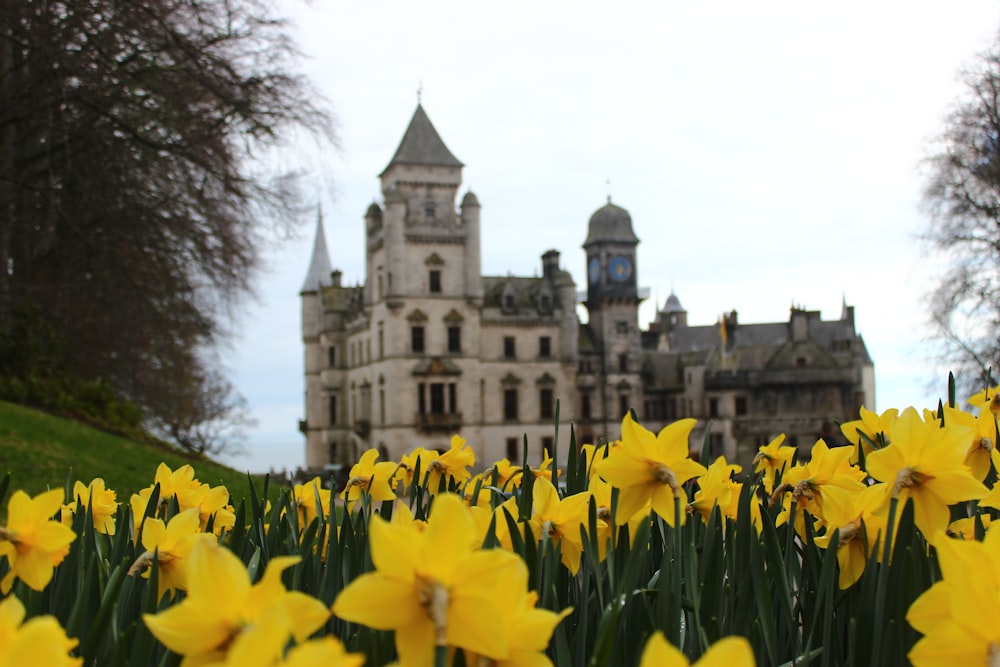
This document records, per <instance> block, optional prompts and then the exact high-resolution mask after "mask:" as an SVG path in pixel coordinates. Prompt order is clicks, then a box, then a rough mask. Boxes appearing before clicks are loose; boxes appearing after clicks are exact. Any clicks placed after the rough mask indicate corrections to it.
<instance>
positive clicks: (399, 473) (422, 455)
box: [393, 447, 440, 494]
mask: <svg viewBox="0 0 1000 667" xmlns="http://www.w3.org/2000/svg"><path fill="white" fill-rule="evenodd" d="M438 456H440V454H438V453H437V452H436V451H434V450H433V449H424V448H423V447H417V448H416V449H414V450H413V451H411V452H409V453H407V454H403V456H402V458H401V459H400V463H399V467H398V468H397V470H396V473H395V476H394V478H393V482H398V483H399V485H400V489H399V492H400V493H401V494H405V493H407V492H408V491H409V490H410V486H411V485H412V484H413V482H414V479H413V478H414V475H417V474H418V471H419V475H420V479H417V480H416V483H417V485H420V484H423V481H424V479H425V478H426V477H427V466H428V465H430V463H431V461H433V460H435V459H437V457H438Z"/></svg>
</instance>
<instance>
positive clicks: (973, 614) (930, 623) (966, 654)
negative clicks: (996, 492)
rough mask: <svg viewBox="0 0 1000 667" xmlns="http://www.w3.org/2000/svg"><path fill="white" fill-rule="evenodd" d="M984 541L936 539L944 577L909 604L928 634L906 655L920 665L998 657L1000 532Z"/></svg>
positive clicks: (912, 617)
mask: <svg viewBox="0 0 1000 667" xmlns="http://www.w3.org/2000/svg"><path fill="white" fill-rule="evenodd" d="M994 533H995V531H990V532H988V533H987V534H986V539H985V540H984V541H983V542H975V541H970V542H966V541H963V540H951V539H945V538H941V539H938V540H936V541H935V543H934V544H935V547H936V548H937V550H938V557H939V560H940V563H941V572H942V574H943V579H942V580H941V581H939V582H937V583H936V584H934V585H933V586H932V587H931V588H930V589H928V590H927V591H926V592H924V594H923V595H921V596H920V597H919V598H917V600H916V601H915V602H914V603H913V604H912V605H911V606H910V609H909V611H908V612H907V615H906V619H907V621H909V623H910V625H912V626H913V627H914V628H916V629H917V630H918V631H919V632H921V633H923V634H924V637H923V638H922V639H920V640H919V641H918V642H917V643H916V644H915V645H914V646H913V649H912V650H911V651H910V653H909V654H908V655H907V658H909V660H910V662H911V663H912V664H913V665H915V666H916V667H924V666H929V665H935V666H936V665H992V664H996V662H997V661H1000V533H996V534H994Z"/></svg>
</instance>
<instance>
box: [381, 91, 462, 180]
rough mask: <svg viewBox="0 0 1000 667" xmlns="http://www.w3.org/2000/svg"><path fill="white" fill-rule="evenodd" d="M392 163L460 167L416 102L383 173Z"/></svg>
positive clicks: (460, 164)
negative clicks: (401, 138) (394, 152)
mask: <svg viewBox="0 0 1000 667" xmlns="http://www.w3.org/2000/svg"><path fill="white" fill-rule="evenodd" d="M394 164H424V165H433V166H441V167H461V166H463V165H462V163H461V162H459V161H458V158H456V157H455V156H454V155H452V154H451V151H450V150H448V147H447V146H445V145H444V142H443V141H442V140H441V136H440V135H439V134H438V133H437V130H435V129H434V126H433V125H432V124H431V119H430V118H428V117H427V113H426V112H425V111H424V108H423V107H422V106H421V105H420V104H419V103H418V104H417V110H416V111H414V112H413V118H411V119H410V125H409V127H407V128H406V133H405V134H403V140H402V141H401V142H399V148H397V149H396V154H395V155H393V156H392V160H390V161H389V165H388V166H387V167H386V168H385V170H383V172H382V174H380V175H384V174H385V172H386V171H388V170H389V167H391V166H393V165H394Z"/></svg>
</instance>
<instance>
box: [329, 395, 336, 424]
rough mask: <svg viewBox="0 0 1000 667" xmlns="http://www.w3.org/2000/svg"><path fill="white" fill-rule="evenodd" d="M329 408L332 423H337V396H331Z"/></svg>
mask: <svg viewBox="0 0 1000 667" xmlns="http://www.w3.org/2000/svg"><path fill="white" fill-rule="evenodd" d="M329 410H330V424H331V425H333V424H336V423H337V397H336V396H331V397H330V405H329Z"/></svg>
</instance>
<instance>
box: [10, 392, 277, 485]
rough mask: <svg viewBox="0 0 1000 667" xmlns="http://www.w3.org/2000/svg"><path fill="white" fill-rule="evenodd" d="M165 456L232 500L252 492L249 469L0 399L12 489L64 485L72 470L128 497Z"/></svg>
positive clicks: (166, 460) (145, 482)
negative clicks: (138, 440)
mask: <svg viewBox="0 0 1000 667" xmlns="http://www.w3.org/2000/svg"><path fill="white" fill-rule="evenodd" d="M161 461H162V462H164V463H166V464H167V465H168V466H170V467H171V468H172V469H176V468H177V467H179V466H181V465H184V464H185V463H190V464H191V465H192V466H193V467H194V470H195V476H196V477H197V479H198V480H200V481H202V482H205V483H207V484H211V485H212V486H216V485H219V484H224V485H225V486H226V488H228V489H229V493H230V495H231V496H232V501H233V503H234V504H235V503H236V502H238V501H239V499H241V498H244V497H249V487H248V483H247V476H246V474H245V473H241V472H238V471H236V470H232V469H231V468H227V467H225V466H222V465H220V464H218V463H214V462H212V461H208V460H206V459H197V458H192V457H189V456H186V455H185V454H183V453H180V452H177V451H176V450H170V449H163V448H159V447H156V446H153V445H149V444H138V443H135V442H132V441H131V440H127V439H125V438H121V437H118V436H114V435H110V434H108V433H104V432H103V431H98V430H96V429H93V428H90V427H89V426H86V425H84V424H81V423H80V422H75V421H71V420H67V419H61V418H59V417H54V416H52V415H49V414H46V413H44V412H40V411H38V410H32V409H31V408H26V407H23V406H20V405H15V404H13V403H7V402H4V401H0V477H2V476H3V475H5V474H7V472H10V474H11V480H10V488H11V490H13V489H23V490H25V491H27V492H28V493H30V494H35V493H38V492H40V491H44V490H45V489H46V488H55V487H62V486H63V485H65V483H66V477H67V475H69V474H71V475H72V478H73V480H74V481H75V480H77V479H79V480H81V481H83V482H84V483H87V482H89V481H90V480H91V479H93V478H94V477H103V478H104V482H105V484H106V485H107V487H108V488H109V489H114V490H115V491H116V492H117V493H118V501H119V502H128V499H129V496H130V495H131V494H132V493H135V492H136V491H138V490H139V489H141V488H144V487H147V486H149V485H150V484H152V483H153V477H154V475H155V474H156V467H157V466H158V465H159V464H160V462H161ZM255 484H256V485H257V490H258V492H259V491H260V490H261V487H262V480H261V479H260V478H257V479H256V480H255ZM273 486H274V485H272V487H273ZM269 495H272V496H273V495H274V494H273V492H272V493H271V494H269Z"/></svg>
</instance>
